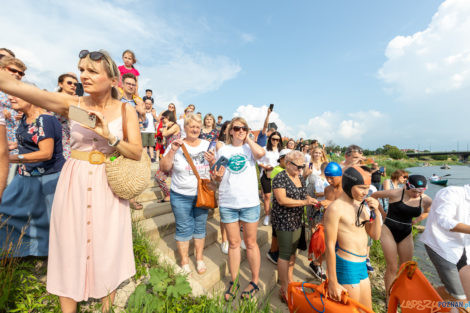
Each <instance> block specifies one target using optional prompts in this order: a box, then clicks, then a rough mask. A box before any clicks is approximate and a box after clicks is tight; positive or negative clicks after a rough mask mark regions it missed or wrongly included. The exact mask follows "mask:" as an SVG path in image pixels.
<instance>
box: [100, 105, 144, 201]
mask: <svg viewBox="0 0 470 313" xmlns="http://www.w3.org/2000/svg"><path fill="white" fill-rule="evenodd" d="M121 115H122V133H123V136H124V138H123V140H124V141H128V138H127V119H126V104H125V103H123V104H122V107H121ZM113 156H114V157H115V159H114V158H113V159H114V160H112V161H111V160H110V159H107V160H106V176H107V177H108V184H109V187H111V190H112V191H113V192H114V194H115V195H116V196H118V197H119V198H122V199H127V200H129V199H132V198H135V197H137V196H138V195H140V194H141V193H142V192H143V191H144V190H145V189H146V188H147V186H148V183H149V181H150V172H151V171H150V158H149V156H148V154H147V153H146V152H142V156H141V158H140V160H139V161H136V160H132V159H129V158H126V157H125V156H123V155H121V154H120V153H119V152H118V151H115V152H114V153H113V154H112V155H111V157H113Z"/></svg>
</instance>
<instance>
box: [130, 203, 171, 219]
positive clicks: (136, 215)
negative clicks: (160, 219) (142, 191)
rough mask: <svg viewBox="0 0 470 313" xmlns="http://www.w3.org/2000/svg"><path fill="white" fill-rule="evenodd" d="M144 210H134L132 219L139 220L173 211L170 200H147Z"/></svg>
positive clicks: (143, 204)
mask: <svg viewBox="0 0 470 313" xmlns="http://www.w3.org/2000/svg"><path fill="white" fill-rule="evenodd" d="M142 206H143V209H142V210H132V221H134V222H138V221H142V220H145V219H148V218H152V217H155V216H159V215H163V214H167V213H170V212H172V210H171V205H170V203H169V202H162V203H160V202H157V201H146V202H143V203H142Z"/></svg>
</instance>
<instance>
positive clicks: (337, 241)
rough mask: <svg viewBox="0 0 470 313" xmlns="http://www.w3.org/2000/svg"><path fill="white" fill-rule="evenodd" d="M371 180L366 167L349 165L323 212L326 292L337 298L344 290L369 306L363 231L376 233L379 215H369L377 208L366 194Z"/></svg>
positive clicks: (379, 228) (369, 298) (377, 231)
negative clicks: (334, 196) (333, 199)
mask: <svg viewBox="0 0 470 313" xmlns="http://www.w3.org/2000/svg"><path fill="white" fill-rule="evenodd" d="M370 183H371V175H370V170H369V169H368V168H367V167H358V166H352V167H349V168H348V169H346V170H345V171H344V173H343V177H342V183H341V184H342V188H343V192H342V193H341V195H340V196H339V198H338V199H336V200H335V201H334V202H333V203H331V204H330V206H329V207H328V209H327V210H326V213H325V242H326V264H327V270H328V279H329V282H328V295H329V297H330V298H331V299H332V300H336V301H340V300H341V294H342V292H343V291H346V292H347V293H348V295H349V297H351V298H353V299H355V300H357V301H359V302H360V303H362V304H363V305H365V306H366V307H368V308H370V309H372V294H371V287H370V281H369V276H368V273H367V267H366V257H367V235H369V236H370V237H372V238H373V239H375V240H378V239H379V237H380V230H381V226H382V222H381V219H380V217H379V218H376V219H374V220H371V219H370V216H371V215H377V214H371V213H369V210H368V209H367V207H366V206H365V205H364V204H363V199H365V203H367V206H368V207H369V209H370V211H371V212H373V211H376V210H378V206H379V202H378V201H377V200H376V199H374V198H371V197H367V198H366V196H367V193H368V191H369V185H370Z"/></svg>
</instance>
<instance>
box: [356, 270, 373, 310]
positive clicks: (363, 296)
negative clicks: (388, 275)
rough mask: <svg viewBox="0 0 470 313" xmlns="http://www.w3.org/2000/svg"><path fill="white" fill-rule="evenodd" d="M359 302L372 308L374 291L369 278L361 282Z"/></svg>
mask: <svg viewBox="0 0 470 313" xmlns="http://www.w3.org/2000/svg"><path fill="white" fill-rule="evenodd" d="M358 289H359V293H360V296H359V302H360V303H362V304H363V305H365V306H366V307H368V308H369V309H371V310H372V291H371V287H370V280H369V278H366V279H363V280H361V282H360V283H359V288H358Z"/></svg>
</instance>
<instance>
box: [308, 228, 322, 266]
mask: <svg viewBox="0 0 470 313" xmlns="http://www.w3.org/2000/svg"><path fill="white" fill-rule="evenodd" d="M325 249H326V245H325V230H324V228H323V224H318V226H317V229H316V230H315V232H314V233H313V234H312V238H311V239H310V245H309V247H308V255H309V260H310V261H311V258H310V256H311V255H312V254H314V255H315V259H318V258H319V257H320V256H321V255H322V254H323V253H325Z"/></svg>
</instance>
